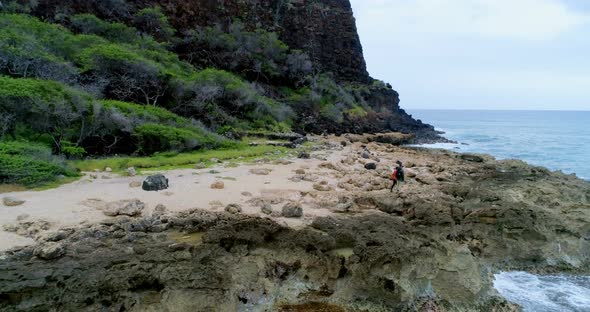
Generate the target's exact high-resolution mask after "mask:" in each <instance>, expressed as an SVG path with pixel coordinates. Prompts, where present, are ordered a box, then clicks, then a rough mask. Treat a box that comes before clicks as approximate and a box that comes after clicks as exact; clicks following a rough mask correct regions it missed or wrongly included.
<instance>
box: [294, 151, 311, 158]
mask: <svg viewBox="0 0 590 312" xmlns="http://www.w3.org/2000/svg"><path fill="white" fill-rule="evenodd" d="M297 158H299V159H310V158H311V155H309V153H308V152H300V153H299V155H297Z"/></svg>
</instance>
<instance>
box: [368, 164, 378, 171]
mask: <svg viewBox="0 0 590 312" xmlns="http://www.w3.org/2000/svg"><path fill="white" fill-rule="evenodd" d="M365 169H367V170H375V169H377V164H376V163H367V164H365Z"/></svg>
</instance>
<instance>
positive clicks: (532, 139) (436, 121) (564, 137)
mask: <svg viewBox="0 0 590 312" xmlns="http://www.w3.org/2000/svg"><path fill="white" fill-rule="evenodd" d="M408 112H409V113H411V114H412V115H413V116H414V117H415V118H417V119H421V120H422V121H423V122H425V123H429V124H431V125H434V126H435V127H436V129H437V130H441V131H444V132H446V134H445V135H444V136H445V137H446V138H448V139H451V140H454V141H458V142H459V143H466V144H468V145H465V144H435V145H434V146H435V147H442V148H448V149H453V150H456V151H459V152H476V153H486V154H491V155H493V156H495V157H497V158H499V159H510V158H516V159H521V160H524V161H526V162H528V163H530V164H533V165H537V166H543V167H547V168H549V169H551V170H561V171H563V172H565V173H576V175H578V176H579V177H581V178H584V179H586V180H590V111H584V112H572V111H477V110H466V111H463V110H408Z"/></svg>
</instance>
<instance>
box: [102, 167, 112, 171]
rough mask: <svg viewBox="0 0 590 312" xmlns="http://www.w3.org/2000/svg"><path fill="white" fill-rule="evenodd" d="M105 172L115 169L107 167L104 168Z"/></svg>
mask: <svg viewBox="0 0 590 312" xmlns="http://www.w3.org/2000/svg"><path fill="white" fill-rule="evenodd" d="M104 171H105V172H113V169H112V168H111V167H106V168H104Z"/></svg>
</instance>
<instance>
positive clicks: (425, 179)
mask: <svg viewBox="0 0 590 312" xmlns="http://www.w3.org/2000/svg"><path fill="white" fill-rule="evenodd" d="M416 181H418V182H420V183H422V184H426V185H432V184H436V183H437V182H438V181H437V180H436V178H434V176H432V175H430V174H421V175H418V176H416Z"/></svg>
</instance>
